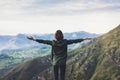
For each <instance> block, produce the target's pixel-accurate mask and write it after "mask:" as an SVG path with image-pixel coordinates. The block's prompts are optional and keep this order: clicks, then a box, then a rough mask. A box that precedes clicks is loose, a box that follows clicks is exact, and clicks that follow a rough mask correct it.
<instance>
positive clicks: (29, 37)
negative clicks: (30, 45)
mask: <svg viewBox="0 0 120 80" xmlns="http://www.w3.org/2000/svg"><path fill="white" fill-rule="evenodd" d="M27 39H29V40H33V41H35V39H34V38H33V37H32V36H27Z"/></svg>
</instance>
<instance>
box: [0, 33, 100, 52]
mask: <svg viewBox="0 0 120 80" xmlns="http://www.w3.org/2000/svg"><path fill="white" fill-rule="evenodd" d="M31 35H32V36H34V37H35V38H38V39H45V40H52V39H54V37H53V34H42V35H36V34H31ZM26 36H27V34H18V35H16V36H8V35H7V36H2V35H1V36H0V51H1V52H2V51H5V50H19V49H22V50H24V49H28V48H31V47H35V46H45V45H42V44H38V43H35V42H33V41H30V40H28V39H27V38H26ZM64 36H65V38H67V39H75V38H83V37H92V38H95V37H97V36H98V34H93V33H88V32H84V31H81V32H73V33H65V34H64Z"/></svg>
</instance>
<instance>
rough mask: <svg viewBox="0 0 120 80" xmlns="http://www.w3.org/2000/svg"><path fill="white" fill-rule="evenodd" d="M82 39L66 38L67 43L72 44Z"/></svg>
mask: <svg viewBox="0 0 120 80" xmlns="http://www.w3.org/2000/svg"><path fill="white" fill-rule="evenodd" d="M82 41H84V39H73V40H67V44H73V43H78V42H82Z"/></svg>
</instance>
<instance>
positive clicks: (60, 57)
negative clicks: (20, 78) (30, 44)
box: [27, 30, 91, 80]
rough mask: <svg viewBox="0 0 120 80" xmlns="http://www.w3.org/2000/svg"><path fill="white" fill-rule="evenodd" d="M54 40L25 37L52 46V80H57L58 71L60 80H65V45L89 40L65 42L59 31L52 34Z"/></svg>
mask: <svg viewBox="0 0 120 80" xmlns="http://www.w3.org/2000/svg"><path fill="white" fill-rule="evenodd" d="M54 37H55V40H41V39H34V38H33V37H32V36H29V37H27V38H28V39H30V40H33V41H36V42H39V43H43V44H48V45H51V46H52V63H53V70H54V80H58V73H59V69H60V80H65V70H66V60H67V45H69V44H72V43H78V42H81V41H84V40H91V38H83V39H74V40H67V39H64V36H63V33H62V31H61V30H57V31H56V32H55V34H54Z"/></svg>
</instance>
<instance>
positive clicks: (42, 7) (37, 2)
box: [0, 0, 120, 16]
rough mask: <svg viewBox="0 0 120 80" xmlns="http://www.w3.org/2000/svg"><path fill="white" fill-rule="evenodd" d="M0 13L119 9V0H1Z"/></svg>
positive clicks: (77, 11)
mask: <svg viewBox="0 0 120 80" xmlns="http://www.w3.org/2000/svg"><path fill="white" fill-rule="evenodd" d="M0 10H1V11H0V15H1V16H6V15H7V16H10V15H36V14H37V15H71V14H72V15H76V14H82V13H89V12H96V11H120V0H92V1H91V0H1V2H0Z"/></svg>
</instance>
